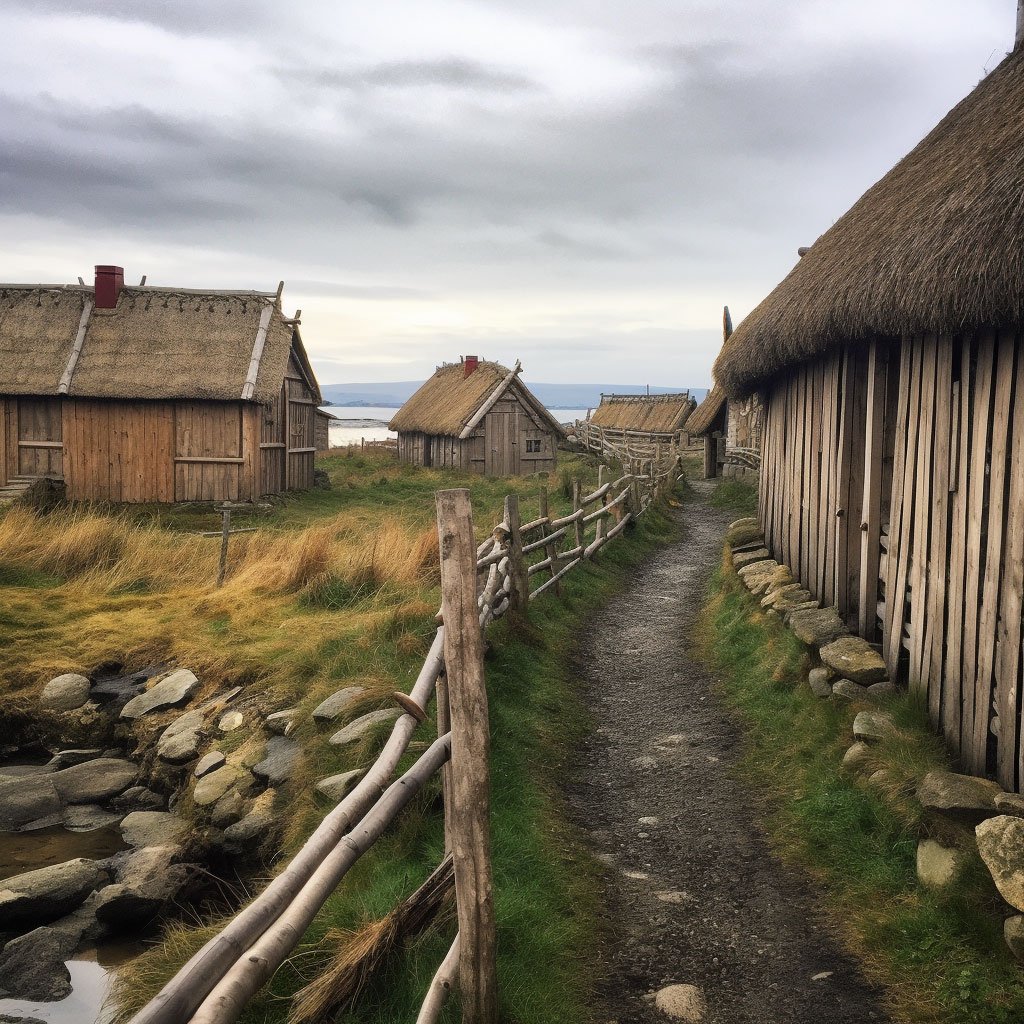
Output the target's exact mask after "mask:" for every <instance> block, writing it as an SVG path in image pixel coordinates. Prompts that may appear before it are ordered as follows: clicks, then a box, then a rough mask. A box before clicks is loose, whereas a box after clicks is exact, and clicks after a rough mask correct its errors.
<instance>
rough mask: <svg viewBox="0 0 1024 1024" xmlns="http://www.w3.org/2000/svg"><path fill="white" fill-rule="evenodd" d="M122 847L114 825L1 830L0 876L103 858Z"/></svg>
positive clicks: (5, 876)
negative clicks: (81, 829)
mask: <svg viewBox="0 0 1024 1024" xmlns="http://www.w3.org/2000/svg"><path fill="white" fill-rule="evenodd" d="M123 849H125V844H124V840H123V839H122V838H121V832H120V830H119V829H118V828H117V827H116V826H108V827H105V828H97V829H93V830H92V831H91V832H69V831H68V830H67V829H66V828H64V827H63V826H61V825H54V826H52V827H51V828H37V829H35V830H34V831H32V832H0V879H3V878H10V877H11V876H12V875H20V874H21V873H22V872H23V871H34V870H35V869H36V868H45V867H48V866H49V865H51V864H63V863H64V861H66V860H74V859H75V858H76V857H86V858H88V859H89V860H103V859H104V858H105V857H111V856H113V855H114V854H115V853H117V852H118V851H119V850H123Z"/></svg>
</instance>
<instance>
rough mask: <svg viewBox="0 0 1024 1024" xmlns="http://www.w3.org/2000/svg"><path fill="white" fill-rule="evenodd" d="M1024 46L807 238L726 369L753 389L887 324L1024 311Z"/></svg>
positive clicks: (740, 330)
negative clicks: (805, 248) (824, 226)
mask: <svg viewBox="0 0 1024 1024" xmlns="http://www.w3.org/2000/svg"><path fill="white" fill-rule="evenodd" d="M1022 123H1024V47H1022V48H1020V49H1018V50H1017V51H1015V52H1014V53H1012V54H1010V55H1009V56H1008V57H1007V58H1006V59H1005V60H1004V61H1003V62H1002V63H1001V64H1000V65H999V66H998V67H997V68H996V69H995V70H994V71H993V72H992V73H991V74H990V75H989V76H988V77H987V78H985V79H984V80H983V81H982V82H981V83H980V84H979V85H978V86H977V88H976V89H975V90H974V91H973V92H972V93H971V94H970V95H969V96H968V97H967V98H966V99H964V100H963V101H962V102H961V103H960V104H958V105H957V106H956V107H954V108H953V110H952V111H951V112H950V113H949V114H947V115H946V117H945V118H944V119H943V120H942V121H941V122H940V123H939V124H938V126H937V127H936V128H935V129H934V130H933V131H932V132H931V133H930V134H929V135H927V136H926V137H925V139H924V140H923V141H922V142H921V143H920V144H919V145H918V146H917V147H916V148H915V149H914V150H912V151H911V153H910V154H909V155H908V156H906V157H904V158H903V159H902V160H901V161H900V162H899V163H898V164H897V165H896V166H895V167H894V168H893V169H892V170H891V171H890V172H889V173H888V174H886V175H885V177H883V178H882V179H881V180H880V181H879V182H878V183H877V184H875V185H874V186H872V188H870V189H869V190H868V191H867V192H866V193H865V194H864V195H863V196H862V197H861V198H860V199H859V200H858V201H857V202H856V203H855V204H854V206H853V207H852V208H851V209H850V210H849V212H847V213H846V214H845V215H844V216H843V217H841V218H840V219H839V220H838V221H836V223H835V224H834V225H833V226H832V227H831V228H830V229H829V230H828V231H826V232H825V234H823V235H822V236H821V237H820V238H819V239H818V240H817V241H816V242H815V243H814V245H812V246H811V247H810V249H809V250H808V251H807V254H806V255H805V256H804V257H803V258H802V259H801V260H800V262H799V263H797V265H796V266H795V267H794V268H793V270H792V271H790V273H789V275H788V276H787V277H786V278H785V279H784V280H783V281H782V283H781V284H780V285H779V286H778V287H777V288H776V289H775V290H774V291H773V292H772V293H771V294H770V295H769V296H768V297H767V298H766V299H765V300H764V301H763V302H762V303H761V304H760V305H759V306H758V307H757V308H756V309H755V310H754V311H753V312H752V313H751V314H750V315H749V316H748V317H747V318H746V319H745V320H744V321H743V323H742V324H741V325H740V326H739V327H737V328H736V331H735V333H734V334H733V336H732V339H731V340H730V342H729V344H728V345H727V346H726V347H725V349H724V350H723V351H722V354H721V355H720V356H719V357H718V362H717V363H716V365H715V375H716V379H717V380H718V382H719V383H720V384H722V385H723V386H724V387H725V389H726V390H727V391H728V393H729V394H730V395H736V396H740V397H742V396H743V395H744V394H746V393H747V392H749V391H751V390H752V389H753V388H754V387H756V385H757V384H758V382H760V381H762V380H764V379H766V378H768V377H770V376H772V375H773V374H775V373H777V372H779V371H780V370H782V369H784V368H786V367H787V366H790V365H792V364H794V363H797V362H799V361H802V360H805V359H809V358H812V357H815V356H817V355H819V354H821V353H823V352H825V351H826V350H828V349H830V348H832V347H835V346H839V345H845V344H847V343H851V342H857V341H861V340H864V339H868V338H871V337H875V336H881V337H896V336H899V335H913V334H921V333H928V332H937V333H954V334H956V333H964V332H969V331H973V330H977V329H979V328H982V327H986V326H987V327H996V328H998V327H1019V326H1020V325H1021V324H1022V323H1024V131H1022V130H1021V126H1022Z"/></svg>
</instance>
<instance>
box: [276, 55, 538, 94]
mask: <svg viewBox="0 0 1024 1024" xmlns="http://www.w3.org/2000/svg"><path fill="white" fill-rule="evenodd" d="M275 73H276V74H277V76H278V77H279V78H280V79H281V80H282V81H284V82H286V83H290V82H297V83H299V84H301V85H305V86H312V87H315V88H318V89H328V90H333V89H351V90H363V89H415V88H422V87H425V86H439V87H441V88H445V89H464V90H470V91H473V90H483V91H497V92H520V91H532V90H536V89H538V88H539V86H538V84H537V83H536V82H534V81H532V80H531V79H529V78H527V77H526V76H525V75H517V74H513V73H511V72H507V71H500V70H497V69H491V68H487V67H485V66H484V65H483V64H479V63H477V62H476V61H470V60H466V59H464V58H460V57H448V58H445V59H440V60H420V61H387V62H384V63H380V64H373V65H370V66H368V67H364V68H355V69H349V70H338V69H336V68H308V67H284V68H278V69H277V70H276V72H275Z"/></svg>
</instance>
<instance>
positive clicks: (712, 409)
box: [686, 384, 725, 437]
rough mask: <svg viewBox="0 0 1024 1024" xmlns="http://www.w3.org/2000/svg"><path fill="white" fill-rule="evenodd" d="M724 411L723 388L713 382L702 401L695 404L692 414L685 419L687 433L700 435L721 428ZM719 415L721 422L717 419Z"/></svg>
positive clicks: (695, 435) (723, 424) (723, 423)
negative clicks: (713, 384)
mask: <svg viewBox="0 0 1024 1024" xmlns="http://www.w3.org/2000/svg"><path fill="white" fill-rule="evenodd" d="M724 411H725V389H724V388H722V387H721V386H720V385H718V384H715V386H714V387H713V388H712V389H711V390H710V391H709V392H708V393H707V394H706V395H705V396H704V401H703V402H701V403H700V405H698V406H697V408H696V409H695V410H694V412H693V415H692V416H691V417H690V418H689V419H688V420H687V421H686V431H687V433H688V434H689V435H690V436H691V437H700V436H701V435H703V434H710V433H711V432H712V431H714V430H721V429H722V428H723V427H724V426H725V422H724V416H723V413H724ZM720 416H721V417H722V420H721V422H720V421H719V417H720Z"/></svg>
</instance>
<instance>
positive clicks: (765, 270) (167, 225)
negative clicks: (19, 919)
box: [0, 0, 1015, 386]
mask: <svg viewBox="0 0 1024 1024" xmlns="http://www.w3.org/2000/svg"><path fill="white" fill-rule="evenodd" d="M1014 12H1015V3H1014V0H828V2H824V0H758V2H754V0H731V2H728V3H726V2H724V0H631V2H621V0H620V2H617V3H616V2H614V0H508V2H503V0H375V2H367V0H361V2H340V0H334V2H327V0H325V2H322V3H317V2H311V0H290V2H288V3H280V2H270V0H265V2H252V3H243V2H240V0H167V2H161V0H133V2H132V3H124V2H118V3H70V2H62V0H24V2H16V0H15V2H12V0H0V13H2V15H3V20H2V26H3V31H2V33H0V138H2V140H3V142H2V145H0V237H2V239H3V244H2V247H0V261H2V263H3V267H2V269H0V279H2V280H8V281H48V282H50V281H73V280H74V279H75V278H76V277H77V276H78V275H79V274H81V275H82V276H84V277H86V279H89V278H90V276H91V273H92V266H93V264H95V263H119V264H121V265H123V266H124V268H125V272H126V277H127V278H128V279H129V280H131V281H133V282H134V281H136V280H137V279H138V277H139V276H141V275H142V274H143V273H145V274H148V275H149V281H150V282H151V283H153V284H172V285H180V286H189V287H235V286H238V287H246V288H264V289H272V288H274V287H276V284H277V281H278V280H279V279H280V278H284V279H285V282H286V287H285V303H286V306H287V307H288V311H289V312H291V311H292V310H293V309H294V308H296V307H301V308H302V311H303V313H302V320H303V324H302V331H303V337H304V339H305V342H306V346H307V348H308V349H309V351H310V354H311V356H312V358H313V361H314V365H315V366H316V369H317V371H318V373H319V376H320V379H321V382H322V383H325V384H330V383H340V382H345V381H375V380H376V381H383V380H407V379H418V378H421V377H423V376H425V375H426V374H428V373H429V372H431V371H432V370H433V368H434V366H435V365H436V364H437V363H439V362H441V361H443V360H446V359H448V360H450V359H452V358H457V357H458V356H459V355H460V354H462V353H467V352H470V353H478V354H480V355H482V356H486V357H488V358H494V359H498V360H501V361H504V362H511V361H513V360H514V359H515V358H516V357H519V358H521V359H522V361H523V364H524V367H525V369H526V377H527V379H528V380H530V379H533V380H547V381H566V382H568V381H580V382H593V383H654V384H678V385H684V386H685V385H693V386H703V385H706V384H707V383H708V382H709V381H710V367H711V363H712V361H713V359H714V356H715V354H716V352H717V349H718V345H719V342H720V340H721V334H720V318H721V307H722V305H723V303H728V304H729V306H730V307H731V309H732V311H733V315H734V318H735V319H737V320H739V319H740V318H742V316H743V315H744V314H745V313H746V312H747V311H748V310H750V309H751V308H752V307H753V306H754V305H755V304H756V303H757V301H758V300H759V299H760V298H761V297H762V296H763V295H764V294H765V293H766V292H767V291H769V290H770V289H771V288H772V287H773V286H774V285H775V284H776V283H777V282H778V280H779V279H780V278H781V277H782V276H783V275H784V274H785V273H786V272H787V271H788V270H789V268H790V267H791V266H792V264H793V263H794V262H795V260H796V258H797V257H796V249H797V246H799V245H805V244H809V243H811V242H813V241H814V239H815V238H816V237H817V236H818V235H819V234H821V232H822V231H823V230H825V229H826V228H827V227H828V226H829V224H830V223H831V222H832V221H833V220H835V218H836V217H838V216H839V215H840V214H841V213H843V211H845V210H846V209H847V207H848V206H849V205H850V204H851V203H852V202H853V201H854V200H855V199H856V198H857V197H858V196H859V195H860V194H861V193H862V192H863V191H864V190H865V188H867V187H868V186H869V185H870V184H871V183H872V182H874V181H875V180H876V179H877V178H878V177H879V176H880V175H881V174H882V173H884V172H885V171H886V170H887V169H888V168H889V167H890V166H891V165H892V164H893V163H894V162H895V161H896V160H897V159H898V158H899V157H900V156H902V155H903V154H904V153H906V152H907V151H908V150H909V149H910V148H911V147H912V146H913V145H914V144H915V143H916V142H917V141H918V140H919V139H920V138H921V137H922V135H924V134H925V133H926V132H927V131H928V130H929V129H930V128H931V127H932V126H933V125H934V124H935V122H936V121H937V120H938V119H939V118H940V117H941V116H942V115H943V114H944V113H945V112H946V111H947V110H948V109H949V108H950V107H951V106H952V105H953V104H954V103H955V102H956V101H957V100H959V99H960V98H961V97H962V96H963V95H965V94H966V93H967V92H969V91H970V89H971V88H972V87H973V86H974V85H975V84H976V83H977V82H978V81H979V79H980V78H982V77H983V76H984V75H985V73H986V71H989V70H991V69H992V68H993V67H994V66H995V65H996V64H997V63H998V62H999V60H1000V59H1001V58H1002V56H1003V55H1004V53H1005V52H1006V50H1007V49H1008V48H1009V47H1010V46H1011V45H1012V41H1013V25H1014Z"/></svg>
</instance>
